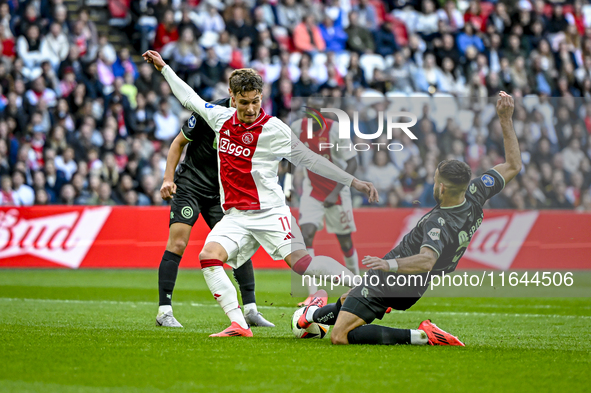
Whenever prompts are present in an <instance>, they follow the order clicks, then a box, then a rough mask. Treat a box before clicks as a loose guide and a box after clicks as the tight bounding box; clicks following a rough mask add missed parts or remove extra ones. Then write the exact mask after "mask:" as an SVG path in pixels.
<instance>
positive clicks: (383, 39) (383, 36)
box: [374, 21, 398, 56]
mask: <svg viewBox="0 0 591 393" xmlns="http://www.w3.org/2000/svg"><path fill="white" fill-rule="evenodd" d="M374 41H375V45H376V52H377V53H378V54H380V55H382V56H388V55H392V54H394V53H395V52H397V51H398V44H397V43H396V37H394V33H393V32H392V24H391V23H390V22H389V21H385V22H384V23H382V25H381V26H380V28H379V29H378V30H376V31H375V33H374Z"/></svg>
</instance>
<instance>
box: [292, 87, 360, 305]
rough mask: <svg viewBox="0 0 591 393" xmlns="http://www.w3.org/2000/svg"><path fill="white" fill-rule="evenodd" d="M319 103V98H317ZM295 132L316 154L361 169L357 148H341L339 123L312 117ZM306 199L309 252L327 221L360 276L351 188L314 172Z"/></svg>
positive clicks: (308, 177) (307, 182)
mask: <svg viewBox="0 0 591 393" xmlns="http://www.w3.org/2000/svg"><path fill="white" fill-rule="evenodd" d="M314 100H316V101H318V98H314ZM291 129H292V131H293V133H294V134H295V135H296V136H299V139H300V141H302V143H303V144H304V145H306V146H307V147H308V148H309V149H310V150H312V151H313V152H314V153H316V154H320V155H321V156H323V157H325V158H326V159H327V160H329V161H330V162H332V163H334V164H335V165H337V166H339V167H340V168H344V170H345V172H347V173H350V174H352V175H353V174H354V173H355V171H356V170H357V152H356V151H355V149H350V150H347V149H342V148H341V149H338V148H336V146H337V145H338V143H337V142H338V139H339V136H338V132H339V131H338V129H339V124H338V122H335V121H333V120H332V119H328V118H326V119H323V122H322V123H320V122H317V121H314V120H312V119H309V118H303V119H298V120H296V121H294V122H293V123H292V124H291ZM305 173H306V178H305V179H304V184H303V191H302V197H301V200H300V220H299V224H300V228H301V230H302V235H303V236H304V242H305V243H306V247H307V249H308V253H309V254H310V255H311V256H314V248H313V243H314V237H315V235H316V231H318V230H322V228H323V226H324V221H326V231H327V232H328V233H334V234H335V235H336V237H337V240H338V241H339V244H340V246H341V250H342V251H343V254H344V256H345V266H347V268H348V269H349V270H351V271H352V272H353V273H354V274H359V259H358V257H357V251H355V247H354V246H353V239H352V238H351V234H352V233H353V232H355V230H356V227H355V219H354V218H353V204H352V202H351V191H350V190H349V188H348V187H344V186H343V185H342V184H338V183H336V182H334V181H332V180H328V179H326V178H324V177H322V176H319V175H317V174H315V173H314V172H310V171H306V172H305ZM316 289H317V288H316V286H314V285H310V286H309V287H308V292H309V295H310V296H309V297H308V298H307V299H306V300H305V301H304V302H303V303H300V305H302V304H303V305H308V304H309V303H310V301H311V300H312V299H313V294H314V292H316Z"/></svg>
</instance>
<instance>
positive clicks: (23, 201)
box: [12, 171, 35, 206]
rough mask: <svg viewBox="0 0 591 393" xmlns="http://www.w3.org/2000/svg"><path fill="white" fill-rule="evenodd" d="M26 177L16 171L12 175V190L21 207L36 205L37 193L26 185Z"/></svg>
mask: <svg viewBox="0 0 591 393" xmlns="http://www.w3.org/2000/svg"><path fill="white" fill-rule="evenodd" d="M25 180H26V175H25V174H24V173H23V172H20V171H15V172H14V173H13V174H12V188H13V189H14V194H13V195H14V196H15V197H16V199H17V200H18V201H19V203H18V205H20V206H32V205H33V203H35V192H34V191H33V189H32V188H31V187H30V186H29V185H27V184H26V183H25Z"/></svg>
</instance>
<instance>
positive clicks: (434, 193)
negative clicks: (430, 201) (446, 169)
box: [433, 189, 441, 205]
mask: <svg viewBox="0 0 591 393" xmlns="http://www.w3.org/2000/svg"><path fill="white" fill-rule="evenodd" d="M433 198H435V202H437V204H438V205H440V204H441V196H440V195H439V190H437V189H435V190H433Z"/></svg>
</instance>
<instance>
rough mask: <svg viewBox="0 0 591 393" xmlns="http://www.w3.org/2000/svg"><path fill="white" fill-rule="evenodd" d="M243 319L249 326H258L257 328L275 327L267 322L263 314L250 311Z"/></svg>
mask: <svg viewBox="0 0 591 393" xmlns="http://www.w3.org/2000/svg"><path fill="white" fill-rule="evenodd" d="M244 319H246V323H248V324H249V325H250V326H258V327H275V325H274V324H273V323H271V322H269V321H267V320H266V319H265V318H264V317H263V314H261V313H260V312H258V311H254V310H251V311H250V312H249V313H247V314H245V315H244Z"/></svg>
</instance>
